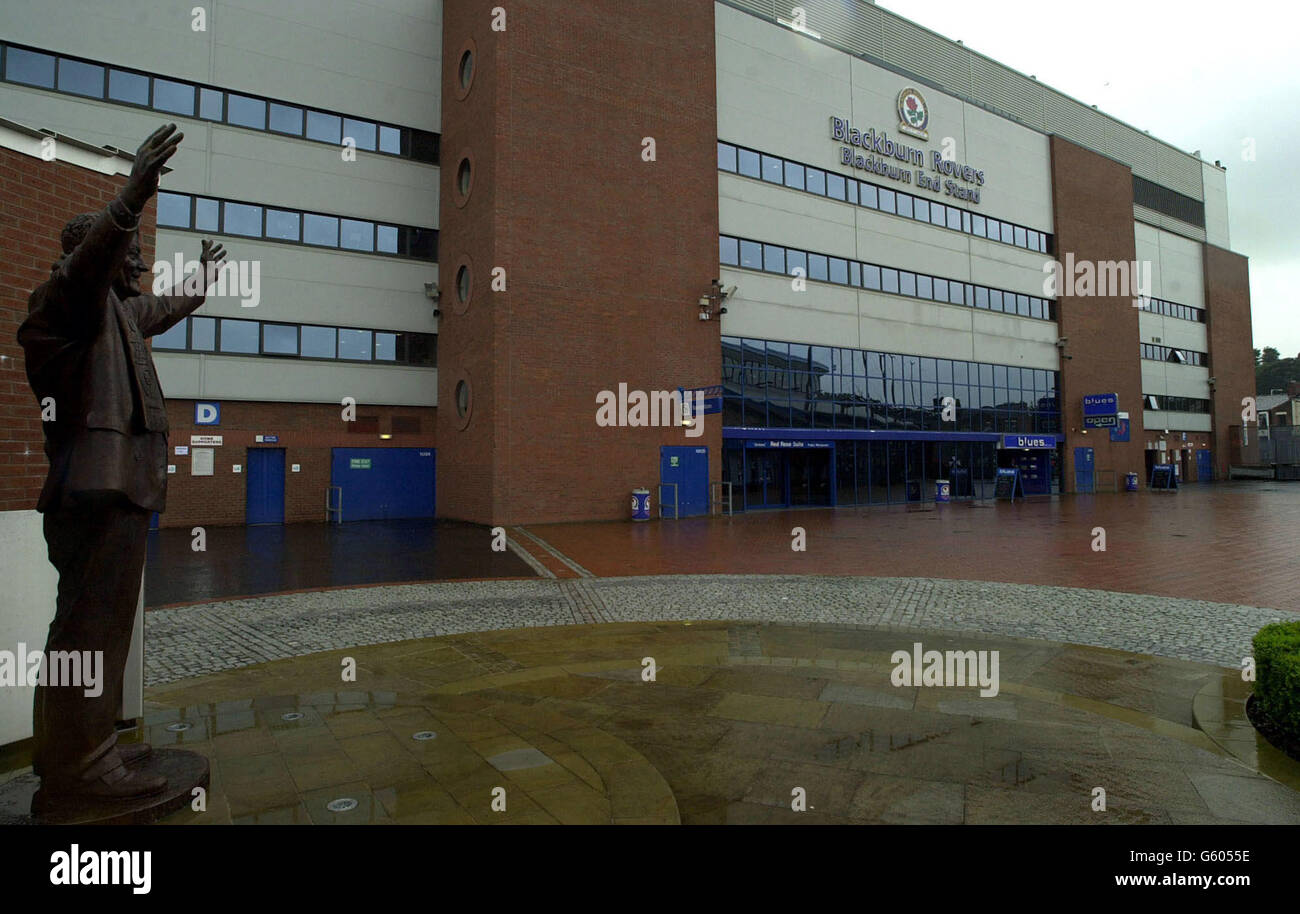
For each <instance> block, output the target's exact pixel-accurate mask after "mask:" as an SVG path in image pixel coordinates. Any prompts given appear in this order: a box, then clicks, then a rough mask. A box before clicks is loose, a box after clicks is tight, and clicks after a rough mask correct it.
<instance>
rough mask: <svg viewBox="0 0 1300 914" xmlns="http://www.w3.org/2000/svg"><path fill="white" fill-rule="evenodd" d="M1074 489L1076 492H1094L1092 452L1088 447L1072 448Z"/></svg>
mask: <svg viewBox="0 0 1300 914" xmlns="http://www.w3.org/2000/svg"><path fill="white" fill-rule="evenodd" d="M1074 490H1075V491H1076V492H1094V491H1096V485H1095V483H1094V481H1093V453H1092V448H1090V447H1077V448H1075V449H1074Z"/></svg>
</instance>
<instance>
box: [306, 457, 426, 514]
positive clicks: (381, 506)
mask: <svg viewBox="0 0 1300 914" xmlns="http://www.w3.org/2000/svg"><path fill="white" fill-rule="evenodd" d="M434 464H435V454H434V450H433V448H427V447H426V448H418V447H374V448H371V447H336V448H334V454H333V461H332V466H331V468H330V481H331V484H332V485H336V486H338V487H339V488H340V489H342V490H343V491H342V498H343V519H344V520H345V521H354V520H393V519H396V518H402V517H433V509H434V503H435V492H434Z"/></svg>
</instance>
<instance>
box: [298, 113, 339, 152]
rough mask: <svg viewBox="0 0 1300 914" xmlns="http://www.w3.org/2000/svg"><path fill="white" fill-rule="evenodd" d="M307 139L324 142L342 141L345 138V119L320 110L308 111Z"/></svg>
mask: <svg viewBox="0 0 1300 914" xmlns="http://www.w3.org/2000/svg"><path fill="white" fill-rule="evenodd" d="M307 139H309V140H320V141H321V142H322V143H336V144H337V143H340V142H342V139H343V119H342V118H340V117H338V116H336V115H333V114H322V113H321V112H319V111H308V112H307Z"/></svg>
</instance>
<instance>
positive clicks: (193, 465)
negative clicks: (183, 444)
mask: <svg viewBox="0 0 1300 914" xmlns="http://www.w3.org/2000/svg"><path fill="white" fill-rule="evenodd" d="M215 454H216V451H214V450H213V449H212V448H210V447H195V448H190V475H191V476H211V475H212V473H213V466H214V464H215V461H214V459H213V458H214V456H215Z"/></svg>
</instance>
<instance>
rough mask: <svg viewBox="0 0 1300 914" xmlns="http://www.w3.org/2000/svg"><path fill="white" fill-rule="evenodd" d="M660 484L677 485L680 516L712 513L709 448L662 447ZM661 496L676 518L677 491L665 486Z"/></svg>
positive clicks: (663, 505) (665, 508)
mask: <svg viewBox="0 0 1300 914" xmlns="http://www.w3.org/2000/svg"><path fill="white" fill-rule="evenodd" d="M659 481H660V482H661V483H676V484H677V505H678V516H679V517H690V516H691V515H693V514H707V513H708V512H709V449H708V448H706V447H661V448H660V449H659ZM659 497H660V498H661V499H663V502H662V507H663V509H664V510H665V511H666V512H668V513H667V515H666V516H668V517H671V516H672V503H673V488H672V486H671V485H664V486H663V487H662V489H661V490H660V495H659Z"/></svg>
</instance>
